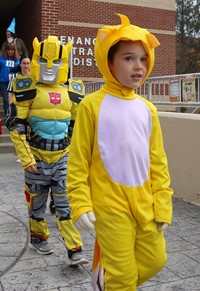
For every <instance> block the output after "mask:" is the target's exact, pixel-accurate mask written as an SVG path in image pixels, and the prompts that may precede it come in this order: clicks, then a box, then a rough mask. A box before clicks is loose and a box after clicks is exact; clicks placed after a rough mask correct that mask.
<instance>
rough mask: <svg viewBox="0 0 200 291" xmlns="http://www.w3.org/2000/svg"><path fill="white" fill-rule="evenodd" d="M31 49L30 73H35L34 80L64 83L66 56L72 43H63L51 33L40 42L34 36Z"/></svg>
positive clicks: (65, 79)
mask: <svg viewBox="0 0 200 291" xmlns="http://www.w3.org/2000/svg"><path fill="white" fill-rule="evenodd" d="M33 49H34V51H33V57H32V60H31V68H30V74H32V75H35V77H36V81H38V82H41V83H44V84H64V83H65V82H66V81H67V79H68V71H69V64H68V56H69V53H70V51H71V49H72V43H71V42H68V43H67V44H66V45H64V44H62V43H61V42H60V41H59V39H58V37H57V36H52V35H49V36H48V37H47V38H46V39H45V40H44V41H42V42H39V41H38V39H37V37H35V38H34V40H33Z"/></svg>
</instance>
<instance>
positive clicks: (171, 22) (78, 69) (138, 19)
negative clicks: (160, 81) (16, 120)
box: [17, 0, 176, 80]
mask: <svg viewBox="0 0 200 291" xmlns="http://www.w3.org/2000/svg"><path fill="white" fill-rule="evenodd" d="M154 2H155V1H151V3H152V7H153V3H154ZM160 6H161V8H162V4H161V5H160ZM116 13H121V14H126V15H127V16H128V17H129V19H130V21H131V23H132V24H135V25H138V26H141V27H145V28H147V29H148V30H150V31H151V32H152V33H154V34H155V35H156V37H157V38H158V39H159V41H160V43H161V45H160V46H159V47H158V48H157V49H156V64H155V67H154V70H153V72H152V74H151V76H158V75H172V74H175V73H176V37H175V22H176V19H175V18H176V12H175V10H173V9H171V10H167V9H160V8H151V7H141V6H133V5H124V4H116V3H109V2H101V1H90V0H82V1H79V0H68V1H66V0H35V1H32V0H24V1H23V3H22V5H21V6H20V7H19V9H18V11H17V21H18V24H19V27H21V28H20V29H19V31H20V33H21V35H20V36H22V37H23V39H25V40H26V42H27V46H28V47H29V50H30V51H31V53H32V39H33V37H34V36H37V37H38V38H39V40H42V39H44V38H46V37H47V36H48V35H49V34H52V35H53V34H55V35H58V36H61V35H62V36H66V37H68V36H69V37H72V36H73V37H74V39H75V42H76V41H77V40H79V41H78V43H74V45H73V47H74V49H75V48H76V52H75V54H74V56H73V57H74V62H75V61H76V60H77V63H76V64H75V65H74V66H73V76H74V77H75V78H81V79H83V80H96V79H99V78H101V75H100V74H99V72H98V70H97V68H96V66H95V61H94V56H93V55H92V53H91V49H92V50H93V46H92V45H90V46H89V45H85V44H84V39H85V38H90V39H91V40H93V39H94V38H95V37H96V34H97V29H98V28H99V27H101V26H102V25H105V24H109V25H110V24H117V23H119V18H118V17H117V16H116ZM81 42H83V43H81ZM86 63H89V65H86ZM90 64H92V65H90Z"/></svg>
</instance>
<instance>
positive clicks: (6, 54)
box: [4, 43, 19, 62]
mask: <svg viewBox="0 0 200 291" xmlns="http://www.w3.org/2000/svg"><path fill="white" fill-rule="evenodd" d="M8 50H14V55H13V59H14V61H15V62H16V61H17V60H18V59H19V54H18V51H17V47H16V45H15V44H14V43H7V44H6V49H5V51H4V58H5V59H6V60H7V59H8Z"/></svg>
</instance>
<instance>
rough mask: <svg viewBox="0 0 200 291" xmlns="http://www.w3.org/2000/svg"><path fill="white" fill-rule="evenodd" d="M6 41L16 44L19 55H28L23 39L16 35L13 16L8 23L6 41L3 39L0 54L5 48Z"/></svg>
mask: <svg viewBox="0 0 200 291" xmlns="http://www.w3.org/2000/svg"><path fill="white" fill-rule="evenodd" d="M8 43H12V44H15V45H16V47H17V51H18V54H19V55H20V56H22V55H28V50H27V48H26V45H25V43H24V41H23V40H22V39H21V38H19V37H17V35H16V33H15V18H13V20H12V22H11V24H10V25H9V27H8V28H7V30H6V41H4V43H3V45H2V47H1V54H4V52H5V49H6V45H7V44H8Z"/></svg>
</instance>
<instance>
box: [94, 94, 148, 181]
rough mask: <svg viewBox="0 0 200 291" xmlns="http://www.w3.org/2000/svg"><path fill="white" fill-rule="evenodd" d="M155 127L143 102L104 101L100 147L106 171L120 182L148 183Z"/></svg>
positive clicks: (112, 99) (99, 139) (99, 128)
mask: <svg viewBox="0 0 200 291" xmlns="http://www.w3.org/2000/svg"><path fill="white" fill-rule="evenodd" d="M151 124H152V117H151V113H150V110H149V108H148V106H147V105H146V104H145V103H144V102H143V101H142V100H141V99H139V98H136V99H132V100H127V99H121V98H116V97H113V96H111V95H107V96H106V97H105V98H104V100H103V102H102V104H101V108H100V111H99V119H98V146H99V151H100V155H101V158H102V161H103V164H104V166H105V169H106V171H107V173H108V174H109V176H110V177H111V179H112V180H114V181H115V182H116V183H119V184H122V185H126V186H141V185H142V184H143V183H144V182H145V181H147V180H148V171H149V166H150V160H149V138H150V134H151Z"/></svg>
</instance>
